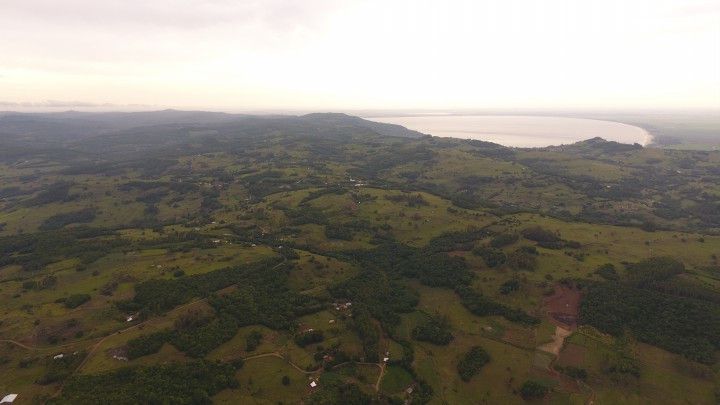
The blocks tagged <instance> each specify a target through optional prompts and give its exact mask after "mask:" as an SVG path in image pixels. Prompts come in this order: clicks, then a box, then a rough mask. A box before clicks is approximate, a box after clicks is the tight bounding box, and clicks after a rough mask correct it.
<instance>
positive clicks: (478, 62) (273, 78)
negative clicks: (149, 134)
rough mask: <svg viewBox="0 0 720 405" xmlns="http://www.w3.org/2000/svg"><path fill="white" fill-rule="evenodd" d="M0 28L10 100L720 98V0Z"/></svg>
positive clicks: (25, 6) (688, 102) (62, 5)
mask: <svg viewBox="0 0 720 405" xmlns="http://www.w3.org/2000/svg"><path fill="white" fill-rule="evenodd" d="M0 38H2V39H1V40H0V110H2V109H11V108H7V107H9V106H12V105H14V104H15V103H40V104H43V103H44V104H53V103H54V104H57V105H64V104H65V103H70V104H73V103H77V104H81V105H93V104H105V103H109V104H113V105H129V104H141V105H151V106H161V107H180V108H182V107H185V108H190V107H192V108H208V109H225V110H247V109H293V108H294V109H320V110H333V109H336V110H339V109H368V108H378V109H379V108H401V109H413V108H422V109H453V108H507V107H511V108H538V107H543V108H553V107H561V108H568V107H579V108H587V107H603V108H607V107H614V108H626V107H632V108H658V107H662V108H668V107H669V108H678V107H679V108H695V107H713V108H717V107H720V0H647V1H644V0H468V1H462V0H428V1H423V0H408V1H394V0H377V1H376V0H358V1H355V0H292V1H291V0H62V1H59V0H3V1H2V2H1V3H0ZM3 105H4V106H6V108H3Z"/></svg>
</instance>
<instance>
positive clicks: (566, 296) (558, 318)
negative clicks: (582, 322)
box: [545, 284, 581, 329]
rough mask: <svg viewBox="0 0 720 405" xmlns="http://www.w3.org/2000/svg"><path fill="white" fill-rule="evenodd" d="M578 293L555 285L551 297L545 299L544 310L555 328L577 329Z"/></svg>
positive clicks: (573, 289) (574, 289) (572, 289)
mask: <svg viewBox="0 0 720 405" xmlns="http://www.w3.org/2000/svg"><path fill="white" fill-rule="evenodd" d="M580 298H581V294H580V291H579V290H577V289H576V288H570V287H567V286H564V285H561V284H559V285H556V286H555V292H554V293H553V295H551V296H549V297H547V298H545V310H546V311H547V313H548V315H550V320H551V321H552V322H553V323H554V324H555V325H557V326H562V327H565V328H570V329H575V327H577V317H578V308H579V307H580Z"/></svg>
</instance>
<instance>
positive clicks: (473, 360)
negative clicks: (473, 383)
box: [457, 346, 490, 382]
mask: <svg viewBox="0 0 720 405" xmlns="http://www.w3.org/2000/svg"><path fill="white" fill-rule="evenodd" d="M488 362H490V355H489V354H488V353H487V352H486V351H485V349H483V348H482V347H480V346H475V347H473V348H472V349H470V351H468V352H467V353H465V356H463V359H462V360H460V362H459V363H458V365H457V370H458V374H460V378H462V380H463V381H465V382H468V381H470V380H471V379H472V378H473V376H474V375H476V374H477V373H478V372H480V369H482V368H483V366H484V365H485V364H487V363H488Z"/></svg>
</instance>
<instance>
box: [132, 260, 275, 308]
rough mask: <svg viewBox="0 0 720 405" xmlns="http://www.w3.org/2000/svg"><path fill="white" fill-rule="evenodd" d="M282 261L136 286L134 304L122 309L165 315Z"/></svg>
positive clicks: (148, 282) (264, 261)
mask: <svg viewBox="0 0 720 405" xmlns="http://www.w3.org/2000/svg"><path fill="white" fill-rule="evenodd" d="M281 261H282V258H279V257H275V258H272V259H267V260H263V261H261V262H259V263H255V264H251V265H246V266H239V267H231V268H225V269H220V270H214V271H211V272H207V273H202V274H196V275H192V276H189V277H181V278H176V279H154V280H148V281H144V282H142V283H139V284H137V285H136V286H135V297H134V298H133V299H132V300H131V301H125V302H121V303H119V304H118V305H119V306H120V308H121V309H124V310H128V311H138V310H145V311H149V312H164V311H167V310H169V309H172V308H174V307H176V306H178V305H180V304H183V303H185V302H187V301H189V300H190V299H191V298H193V297H200V296H207V295H209V294H210V293H212V292H215V291H218V290H220V289H222V288H225V287H227V286H230V285H232V284H236V283H238V282H240V281H242V280H245V279H247V278H248V277H249V275H251V274H253V273H259V272H262V271H265V270H268V269H270V268H271V267H272V266H275V265H278V264H279V263H280V262H281ZM268 271H269V270H268Z"/></svg>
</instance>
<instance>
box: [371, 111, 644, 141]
mask: <svg viewBox="0 0 720 405" xmlns="http://www.w3.org/2000/svg"><path fill="white" fill-rule="evenodd" d="M366 118H367V119H369V120H372V121H378V122H386V123H389V124H398V125H402V126H404V127H406V128H408V129H413V130H415V131H420V132H422V133H425V134H430V135H434V136H443V137H452V138H462V139H478V140H482V141H488V142H494V143H498V144H500V145H505V146H515V147H522V148H528V147H542V146H550V145H567V144H571V143H575V142H578V141H583V140H586V139H590V138H595V137H598V136H599V137H601V138H603V139H605V140H608V141H616V142H621V143H628V144H632V143H639V144H641V145H647V144H648V143H650V142H651V141H652V136H651V135H650V134H649V133H648V132H647V131H645V130H644V129H642V128H639V127H636V126H632V125H627V124H622V123H619V122H612V121H601V120H593V119H585V118H565V117H545V116H521V115H422V116H402V117H366Z"/></svg>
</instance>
